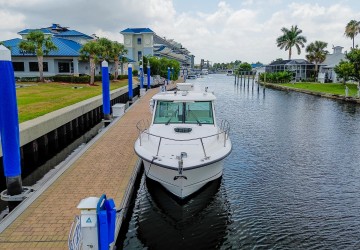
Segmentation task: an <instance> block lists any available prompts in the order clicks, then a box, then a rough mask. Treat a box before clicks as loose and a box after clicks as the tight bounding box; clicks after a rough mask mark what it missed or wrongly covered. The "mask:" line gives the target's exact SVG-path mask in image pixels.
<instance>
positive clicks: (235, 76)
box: [234, 73, 236, 84]
mask: <svg viewBox="0 0 360 250" xmlns="http://www.w3.org/2000/svg"><path fill="white" fill-rule="evenodd" d="M234 76H235V82H234V84H236V73H235V74H234Z"/></svg>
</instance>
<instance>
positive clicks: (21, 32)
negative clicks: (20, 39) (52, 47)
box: [18, 28, 52, 35]
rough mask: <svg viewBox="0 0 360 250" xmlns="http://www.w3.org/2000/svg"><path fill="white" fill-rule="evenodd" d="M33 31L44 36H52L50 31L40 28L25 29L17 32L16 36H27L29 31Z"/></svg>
mask: <svg viewBox="0 0 360 250" xmlns="http://www.w3.org/2000/svg"><path fill="white" fill-rule="evenodd" d="M35 30H39V31H41V32H43V33H44V34H52V32H51V30H49V29H45V28H42V29H25V30H22V31H20V32H18V34H19V35H26V34H29V33H30V32H31V31H35Z"/></svg>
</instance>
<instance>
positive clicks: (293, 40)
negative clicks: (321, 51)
mask: <svg viewBox="0 0 360 250" xmlns="http://www.w3.org/2000/svg"><path fill="white" fill-rule="evenodd" d="M281 31H282V32H283V35H282V36H279V37H278V38H277V39H276V43H277V46H278V47H280V49H284V48H285V51H286V50H289V60H290V59H291V49H292V47H294V46H295V47H296V49H297V52H298V55H300V53H301V48H304V47H305V45H304V43H306V37H304V36H301V35H300V34H301V33H302V30H301V29H299V28H298V27H297V25H295V26H291V29H290V30H289V29H287V28H285V27H283V28H282V29H281ZM300 47H301V48H300Z"/></svg>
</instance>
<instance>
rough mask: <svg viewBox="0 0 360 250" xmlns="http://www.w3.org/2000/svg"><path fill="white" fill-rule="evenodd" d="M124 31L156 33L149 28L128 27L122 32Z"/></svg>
mask: <svg viewBox="0 0 360 250" xmlns="http://www.w3.org/2000/svg"><path fill="white" fill-rule="evenodd" d="M120 33H121V34H122V33H134V34H140V33H154V31H152V30H151V29H149V28H127V29H124V30H123V31H121V32H120Z"/></svg>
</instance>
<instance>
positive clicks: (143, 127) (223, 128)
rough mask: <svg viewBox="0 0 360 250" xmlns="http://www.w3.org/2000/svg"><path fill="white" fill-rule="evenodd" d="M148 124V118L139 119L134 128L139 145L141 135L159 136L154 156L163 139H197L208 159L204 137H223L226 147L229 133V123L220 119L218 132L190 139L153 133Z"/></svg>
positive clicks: (157, 152) (181, 140) (178, 140)
mask: <svg viewBox="0 0 360 250" xmlns="http://www.w3.org/2000/svg"><path fill="white" fill-rule="evenodd" d="M149 126H150V123H149V121H148V120H140V121H139V122H138V123H137V124H136V128H137V129H138V132H139V143H140V146H142V137H143V135H147V137H148V139H149V138H150V136H153V137H156V138H159V143H158V147H157V151H156V156H158V155H159V151H160V146H161V142H162V141H163V140H170V141H177V142H184V141H196V140H199V141H200V143H201V146H202V150H203V153H204V156H205V158H204V159H209V158H210V157H209V156H208V155H207V154H206V150H205V146H204V139H207V138H211V137H217V139H218V140H220V138H223V139H224V147H226V141H227V140H228V139H229V133H230V123H229V122H228V121H227V120H222V121H221V122H220V126H218V132H217V133H216V134H213V135H208V136H203V137H197V138H191V139H174V138H168V137H164V136H160V135H154V134H152V133H150V132H149Z"/></svg>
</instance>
